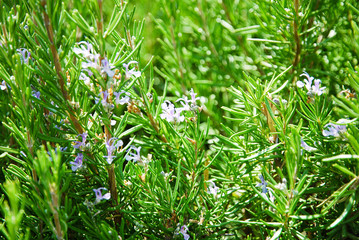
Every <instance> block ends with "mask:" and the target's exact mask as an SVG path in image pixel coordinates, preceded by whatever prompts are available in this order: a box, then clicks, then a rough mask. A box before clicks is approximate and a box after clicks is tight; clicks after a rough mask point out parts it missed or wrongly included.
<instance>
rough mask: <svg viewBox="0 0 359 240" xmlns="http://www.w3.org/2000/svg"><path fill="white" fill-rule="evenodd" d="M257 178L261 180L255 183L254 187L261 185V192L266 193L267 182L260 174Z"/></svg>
mask: <svg viewBox="0 0 359 240" xmlns="http://www.w3.org/2000/svg"><path fill="white" fill-rule="evenodd" d="M259 178H260V180H261V183H258V184H257V185H256V187H262V193H267V192H268V190H267V185H268V183H267V182H266V181H265V180H264V177H263V175H262V174H261V175H260V176H259Z"/></svg>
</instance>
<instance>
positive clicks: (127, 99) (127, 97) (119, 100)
mask: <svg viewBox="0 0 359 240" xmlns="http://www.w3.org/2000/svg"><path fill="white" fill-rule="evenodd" d="M113 95H115V97H116V101H115V102H116V104H121V105H123V104H125V103H127V104H128V103H129V102H130V93H128V92H126V91H120V92H114V93H113ZM121 95H123V96H122V97H121ZM120 97H121V98H120Z"/></svg>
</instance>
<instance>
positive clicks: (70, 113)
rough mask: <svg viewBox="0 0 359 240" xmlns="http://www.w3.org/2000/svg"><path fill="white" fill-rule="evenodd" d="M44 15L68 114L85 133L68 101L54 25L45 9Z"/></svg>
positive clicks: (78, 128)
mask: <svg viewBox="0 0 359 240" xmlns="http://www.w3.org/2000/svg"><path fill="white" fill-rule="evenodd" d="M41 5H42V6H43V8H44V9H45V7H46V1H45V0H43V1H42V2H41ZM43 15H44V20H45V27H46V31H47V36H48V37H49V40H50V49H51V53H52V57H53V59H54V64H55V69H56V73H57V77H58V79H59V85H60V89H61V93H62V96H63V97H64V99H65V101H66V103H67V107H68V111H67V114H68V115H69V117H70V119H71V121H72V123H73V125H74V127H75V129H76V130H77V132H78V133H83V132H84V130H83V128H82V126H81V124H80V122H79V121H78V120H77V118H76V115H75V112H74V110H73V109H72V107H71V106H70V105H69V104H68V101H69V100H70V96H69V94H68V92H67V90H66V88H65V81H64V78H63V74H62V67H61V63H60V58H59V54H58V53H57V49H56V46H55V43H54V31H53V29H52V25H51V23H50V18H49V15H47V13H46V11H45V10H44V11H43Z"/></svg>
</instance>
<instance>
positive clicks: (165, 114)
mask: <svg viewBox="0 0 359 240" xmlns="http://www.w3.org/2000/svg"><path fill="white" fill-rule="evenodd" d="M161 107H162V113H161V114H160V117H161V118H162V119H166V120H167V121H168V122H172V123H177V122H183V121H184V116H181V112H182V111H183V109H182V108H175V106H174V105H173V104H172V103H171V102H170V101H168V100H166V101H164V102H163V103H162V105H161Z"/></svg>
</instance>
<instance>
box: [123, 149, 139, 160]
mask: <svg viewBox="0 0 359 240" xmlns="http://www.w3.org/2000/svg"><path fill="white" fill-rule="evenodd" d="M132 150H134V152H131V151H132ZM140 151H141V147H138V148H137V147H135V146H131V147H130V148H129V149H128V150H127V154H126V156H125V159H126V160H127V161H131V160H133V162H137V161H141V154H140Z"/></svg>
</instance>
